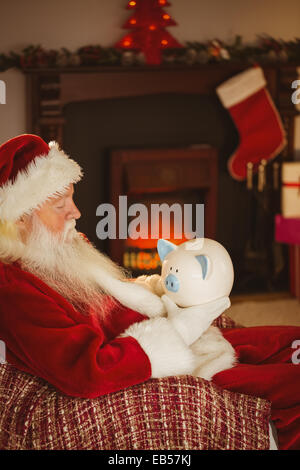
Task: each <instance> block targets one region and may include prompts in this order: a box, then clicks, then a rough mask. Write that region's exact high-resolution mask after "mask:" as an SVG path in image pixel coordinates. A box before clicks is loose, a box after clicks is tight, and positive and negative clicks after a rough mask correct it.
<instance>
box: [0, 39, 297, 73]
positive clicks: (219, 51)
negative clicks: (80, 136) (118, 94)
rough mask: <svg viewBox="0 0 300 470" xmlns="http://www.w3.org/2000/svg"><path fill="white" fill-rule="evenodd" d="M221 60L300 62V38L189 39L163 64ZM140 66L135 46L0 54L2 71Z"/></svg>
mask: <svg viewBox="0 0 300 470" xmlns="http://www.w3.org/2000/svg"><path fill="white" fill-rule="evenodd" d="M219 62H231V63H233V62H246V63H249V64H251V63H260V64H264V63H286V62H294V63H300V39H299V38H297V39H294V40H292V41H283V40H281V39H279V40H278V39H274V38H272V37H269V36H259V37H258V38H257V41H256V42H255V43H253V44H243V41H242V37H241V36H236V38H235V40H234V42H233V43H231V44H227V43H225V42H224V41H220V40H218V39H214V40H211V41H207V42H203V43H201V42H187V43H186V45H185V47H183V48H180V49H166V50H164V51H162V64H183V65H187V66H192V65H195V64H209V63H219ZM115 65H116V66H124V67H125V66H133V65H135V66H139V65H145V56H144V54H143V53H142V52H138V51H134V50H125V51H122V50H120V49H117V48H113V47H106V48H105V47H102V46H100V45H96V46H93V45H91V46H84V47H80V48H79V49H77V50H76V51H75V52H71V51H69V50H68V49H66V48H61V49H59V50H53V49H51V50H49V49H44V48H43V47H41V46H39V45H38V46H33V45H31V46H28V47H26V48H25V49H23V50H22V52H21V53H17V52H10V53H9V54H8V55H7V54H0V71H1V72H3V71H5V70H7V69H9V68H11V67H17V68H19V69H21V70H26V69H31V68H63V67H64V68H65V67H87V66H115Z"/></svg>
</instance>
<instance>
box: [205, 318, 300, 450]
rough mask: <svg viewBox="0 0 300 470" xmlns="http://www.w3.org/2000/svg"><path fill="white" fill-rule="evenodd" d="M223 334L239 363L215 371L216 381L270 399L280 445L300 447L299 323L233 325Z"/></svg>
mask: <svg viewBox="0 0 300 470" xmlns="http://www.w3.org/2000/svg"><path fill="white" fill-rule="evenodd" d="M222 334H223V336H224V337H225V338H226V339H227V340H228V341H229V342H230V343H231V344H232V346H233V347H234V348H235V350H236V353H237V355H238V360H239V364H238V365H237V366H235V367H233V368H232V369H228V370H225V371H222V372H219V373H218V374H216V375H215V376H214V377H213V382H214V383H215V384H217V385H219V386H221V387H222V388H224V389H226V390H230V391H234V392H239V393H244V394H247V395H252V396H256V397H261V398H265V399H267V400H269V401H270V402H271V419H272V420H273V422H274V424H275V426H276V429H277V434H278V444H279V449H280V450H283V449H285V450H300V327H295V326H260V327H248V328H234V329H225V330H222ZM297 347H298V351H297V349H296V348H297Z"/></svg>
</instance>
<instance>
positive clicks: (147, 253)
mask: <svg viewBox="0 0 300 470" xmlns="http://www.w3.org/2000/svg"><path fill="white" fill-rule="evenodd" d="M172 222H173V221H172ZM178 231H179V230H178ZM158 232H159V237H158V238H163V236H162V232H163V231H162V226H161V224H160V226H159V231H158ZM175 232H176V231H175V227H174V222H173V224H172V225H171V227H170V237H168V238H167V240H168V241H170V242H171V243H174V244H175V245H179V244H181V243H183V242H185V241H187V240H188V238H186V237H185V236H184V235H183V236H182V237H181V238H180V239H178V238H175ZM157 241H158V239H156V238H155V239H153V238H151V229H150V228H149V230H148V238H147V239H141V238H138V239H137V240H133V239H131V238H127V240H126V242H125V250H124V255H123V264H124V267H125V268H128V269H133V270H136V271H149V270H158V269H159V268H160V266H161V261H160V258H159V255H158V253H157Z"/></svg>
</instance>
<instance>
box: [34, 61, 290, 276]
mask: <svg viewBox="0 0 300 470" xmlns="http://www.w3.org/2000/svg"><path fill="white" fill-rule="evenodd" d="M246 67H248V65H247V64H228V65H226V64H225V65H224V64H220V65H218V64H215V65H205V66H195V67H179V66H172V67H136V68H134V67H132V68H118V67H115V68H109V67H103V68H101V67H98V68H91V69H89V68H86V69H84V71H83V69H80V68H78V69H71V68H68V69H62V70H59V71H57V70H55V69H52V70H51V69H49V70H43V69H39V70H29V71H28V72H27V77H28V91H29V93H28V96H29V100H28V131H29V132H35V133H38V134H40V135H41V136H42V137H43V138H44V139H45V140H47V141H49V140H52V139H55V140H58V141H59V142H60V143H61V144H62V145H63V148H64V149H65V150H66V151H67V152H68V153H69V154H71V155H72V156H74V158H75V159H76V160H77V161H78V162H79V163H80V164H81V166H82V167H83V168H84V170H85V178H84V180H83V181H82V182H81V183H80V184H79V185H78V188H76V194H77V198H76V199H75V200H76V202H77V204H78V205H79V208H80V210H81V212H82V213H83V215H84V217H82V220H80V221H79V224H78V227H79V229H80V230H82V231H83V232H85V233H86V234H87V235H88V237H89V238H90V239H91V241H92V242H93V243H94V244H95V245H96V246H97V247H98V248H99V249H101V250H102V251H104V252H106V253H108V254H109V255H110V256H112V257H113V258H114V259H115V260H116V261H118V262H120V263H121V264H123V263H124V264H126V263H127V264H129V267H130V268H131V269H132V268H134V267H133V266H132V263H133V264H134V262H137V255H136V257H134V255H132V253H133V254H134V253H139V252H141V251H142V253H143V256H144V258H143V259H141V256H140V257H139V259H138V261H139V262H140V261H141V263H140V268H141V269H139V271H141V270H143V269H144V268H145V270H147V271H149V269H147V262H148V266H149V265H150V266H152V267H151V270H152V271H155V269H157V264H156V263H157V261H158V260H157V259H155V256H153V252H151V253H150V255H149V252H148V251H147V250H148V249H151V250H152V249H153V247H152V248H148V247H145V246H144V247H134V246H132V244H131V241H130V240H129V241H128V242H127V246H126V247H125V249H124V246H121V245H122V243H123V241H122V243H119V241H118V240H116V241H115V243H108V242H105V241H101V240H99V239H98V238H97V236H96V226H97V222H98V220H99V219H98V218H97V216H96V208H97V206H98V205H99V204H101V203H103V202H109V201H111V200H112V198H113V195H112V194H111V188H112V184H111V180H110V178H111V175H112V167H111V166H110V162H112V161H113V160H114V158H116V159H119V160H118V161H119V164H120V165H119V170H120V174H121V173H122V172H123V173H122V175H123V176H122V177H121V182H120V185H119V189H118V192H119V194H127V195H128V202H129V204H131V203H134V202H138V201H143V202H144V203H145V204H146V205H147V204H150V203H151V200H152V202H153V197H154V195H155V201H157V202H160V201H162V200H168V201H169V202H170V203H171V202H172V201H174V200H175V199H176V200H177V199H178V198H180V202H181V203H182V204H184V203H186V201H188V202H190V201H193V202H194V203H195V202H198V201H199V202H203V203H205V204H206V211H205V216H206V217H208V215H207V214H209V217H211V219H212V220H214V222H213V223H212V222H207V220H206V221H205V222H206V224H205V227H206V230H207V229H208V227H209V226H210V225H209V224H210V223H211V226H213V225H214V230H213V229H212V230H210V229H209V231H208V232H207V231H206V233H205V234H206V236H211V237H212V238H216V239H217V240H218V241H220V242H221V243H222V244H223V245H224V246H225V247H226V248H227V249H228V251H229V252H230V254H231V256H232V259H233V263H234V266H235V272H236V279H241V276H242V275H243V270H244V268H245V262H244V261H245V260H244V255H245V252H246V248H247V241H248V232H249V227H250V225H249V220H248V219H249V214H248V212H247V211H248V208H249V194H248V192H247V188H246V185H245V184H243V183H239V182H236V181H233V180H232V179H231V177H230V176H229V174H228V171H227V168H226V161H227V159H228V157H229V155H230V154H231V152H232V151H233V150H234V148H235V147H236V145H237V143H238V135H237V132H236V130H235V128H234V125H233V124H232V122H231V120H230V118H229V116H228V114H227V112H226V111H225V110H224V108H223V107H222V105H221V104H220V103H219V101H218V99H217V97H216V95H215V88H216V86H217V85H219V84H220V83H221V82H223V81H224V80H226V79H227V78H229V77H230V76H232V75H234V74H236V73H238V72H240V71H241V70H243V69H244V68H246ZM264 72H265V75H266V78H267V80H268V86H269V90H270V92H271V94H272V97H273V99H274V100H275V102H276V104H277V106H278V108H279V111H280V112H281V115H282V117H283V120H284V124H285V127H286V131H287V135H288V147H287V148H286V149H285V151H284V153H283V155H282V156H281V157H280V158H279V160H280V159H282V158H283V159H286V160H288V159H289V158H292V154H293V142H294V138H293V135H294V134H293V133H294V116H295V114H296V112H295V111H294V109H293V107H292V105H291V103H290V100H289V99H288V98H287V87H288V86H290V83H291V81H292V80H293V79H294V78H296V68H295V67H292V66H288V65H286V66H282V67H280V68H278V67H276V66H275V65H274V66H273V65H268V66H267V67H266V68H265V69H264ZM199 144H200V145H203V144H205V145H208V146H209V147H208V148H210V149H211V150H212V152H214V153H215V160H216V162H217V163H216V169H217V179H216V180H215V181H217V183H215V189H216V191H215V194H214V198H215V206H214V210H208V209H207V204H208V199H207V198H208V194H209V191H208V189H207V188H206V187H202V186H201V185H199V186H197V187H193V188H185V189H183V188H182V189H181V193H180V194H179V193H178V192H176V191H177V190H178V188H177V189H176V191H175V192H172V188H171V187H169V188H167V185H166V186H165V187H164V190H163V191H161V192H159V191H158V189H161V188H152V190H155V191H154V192H153V191H152V190H151V188H149V187H148V188H147V191H146V192H145V191H142V190H141V188H137V187H136V186H135V182H134V181H133V180H134V175H135V174H140V175H141V174H144V175H147V174H148V172H147V171H144V170H143V171H142V170H141V168H142V167H143V165H146V160H145V161H144V160H143V158H141V155H142V153H140V152H146V153H147V152H150V151H153V155H154V154H155V152H161V151H166V152H167V151H172V152H179V153H178V154H181V155H183V153H182V152H190V151H191V148H192V147H194V151H197V152H200V149H199V148H197V147H198V146H199ZM195 145H196V147H195ZM126 152H127V155H129V154H130V155H131V157H130V158H132V159H133V160H132V161H131V163H130V165H131V169H130V171H129V170H128V168H129V167H128V165H127V164H125V163H124V162H122V158H123V157H124V155H125V154H126ZM134 153H135V155H139V157H138V158H137V159H136V160H138V162H137V161H134ZM122 155H123V157H122ZM210 158H212V159H213V158H214V157H210ZM211 161H212V160H211ZM127 163H128V162H127ZM115 165H116V166H117V167H118V163H116V164H115ZM126 165H127V166H126ZM139 165H140V167H139V169H137V167H138V166H139ZM121 167H122V172H121ZM150 168H151V165H150ZM140 170H141V171H142V173H141V171H140ZM135 172H137V173H135ZM199 174H201V171H200V170H199V171H197V175H199ZM126 175H127V176H126ZM128 175H130V178H128ZM138 180H139V178H138ZM143 184H144V183H143ZM150 190H151V191H152V192H151V191H150ZM276 199H278V195H277V196H276ZM277 206H278V204H277ZM155 243H156V242H155ZM123 245H124V243H123ZM141 248H145V250H141ZM124 255H125V258H124ZM126 255H128V256H127V257H126ZM128 260H129V261H128ZM258 262H259V261H258ZM260 264H262V262H261V261H260ZM133 270H135V268H134V269H133ZM283 277H284V276H283Z"/></svg>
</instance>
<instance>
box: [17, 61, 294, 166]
mask: <svg viewBox="0 0 300 470" xmlns="http://www.w3.org/2000/svg"><path fill="white" fill-rule="evenodd" d="M249 67H251V64H248V63H240V62H230V63H220V64H205V65H193V66H182V65H164V66H159V67H157V66H152V67H151V66H133V67H125V66H123V67H120V66H115V67H113V66H109V67H108V66H99V67H68V68H67V67H66V68H39V69H27V70H26V71H25V73H26V77H27V89H28V106H27V118H28V127H27V128H28V132H34V133H37V134H39V135H41V137H43V138H44V139H46V140H53V139H55V140H57V141H58V142H60V143H61V144H63V142H62V139H63V126H64V125H65V124H66V121H65V118H64V106H65V105H67V104H69V103H73V102H80V101H94V100H101V99H110V98H119V97H130V96H142V95H151V94H162V93H177V94H178V93H181V94H202V95H215V89H216V87H217V86H218V85H219V84H221V83H222V82H224V81H225V80H227V79H228V78H230V77H232V76H234V75H235V74H237V73H239V72H241V71H243V70H245V69H247V68H249ZM262 68H263V70H264V74H265V77H266V80H267V84H268V90H269V92H270V94H271V96H272V97H273V99H274V102H275V104H276V106H277V108H278V110H279V112H280V114H281V117H282V119H283V122H284V126H285V129H286V132H287V136H288V146H287V148H286V150H285V152H286V157H288V156H289V155H292V154H293V146H294V117H295V116H296V114H297V110H296V109H295V106H294V105H293V104H292V101H291V96H292V92H293V89H292V88H291V84H292V82H293V81H294V80H296V79H297V64H290V63H285V64H278V63H276V64H265V65H263V66H262Z"/></svg>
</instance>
